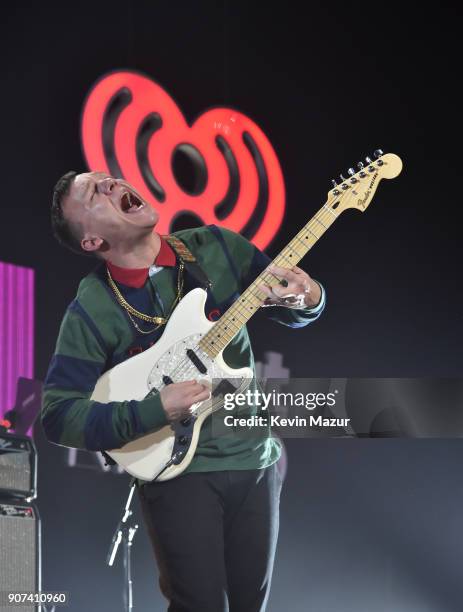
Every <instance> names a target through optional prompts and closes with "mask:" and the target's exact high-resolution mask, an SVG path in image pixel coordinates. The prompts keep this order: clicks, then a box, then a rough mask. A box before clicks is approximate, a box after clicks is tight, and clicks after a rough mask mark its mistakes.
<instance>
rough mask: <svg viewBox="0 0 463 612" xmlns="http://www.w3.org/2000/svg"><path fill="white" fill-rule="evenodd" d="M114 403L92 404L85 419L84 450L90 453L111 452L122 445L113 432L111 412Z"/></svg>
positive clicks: (114, 407) (114, 406) (113, 408)
mask: <svg viewBox="0 0 463 612" xmlns="http://www.w3.org/2000/svg"><path fill="white" fill-rule="evenodd" d="M115 409H116V405H115V402H109V403H108V404H102V403H101V402H92V407H91V409H90V411H89V413H88V415H87V418H86V419H85V428H84V439H85V448H86V449H87V450H91V451H101V450H111V449H112V448H119V447H120V446H121V445H122V442H121V439H120V438H119V436H117V435H116V434H115V432H114V425H113V410H115Z"/></svg>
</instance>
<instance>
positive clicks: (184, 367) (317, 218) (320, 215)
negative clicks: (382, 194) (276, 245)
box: [169, 194, 350, 382]
mask: <svg viewBox="0 0 463 612" xmlns="http://www.w3.org/2000/svg"><path fill="white" fill-rule="evenodd" d="M346 195H347V194H346ZM349 195H350V194H349ZM337 197H338V196H335V197H333V199H332V200H331V201H330V200H329V199H328V201H327V202H326V203H325V204H324V205H323V206H322V208H321V209H320V210H319V211H318V212H317V213H316V214H315V215H314V217H313V218H312V219H311V220H310V221H309V222H308V223H307V225H305V226H304V227H303V228H301V230H300V231H299V232H298V233H297V234H296V236H295V237H294V238H293V239H292V240H291V241H290V243H289V244H291V242H292V241H293V240H294V239H297V240H298V241H300V238H299V236H300V235H301V234H303V233H304V232H306V231H310V225H311V224H312V226H314V224H315V223H316V222H322V219H323V221H325V222H326V221H327V219H330V215H331V216H332V215H334V216H335V218H337V217H338V216H339V215H338V214H336V213H335V212H334V211H333V209H332V208H330V205H331V204H332V203H333V202H334V201H335V200H336V199H337ZM330 220H331V223H333V222H334V220H333V219H330ZM321 224H322V225H323V232H322V233H321V234H320V235H317V234H316V233H315V232H311V233H312V235H314V236H315V237H316V238H317V241H318V239H319V238H321V237H322V236H323V234H324V233H325V231H326V230H327V229H328V228H329V227H330V224H327V225H326V226H325V225H324V224H323V222H322V223H321ZM314 245H315V242H314V243H313V244H312V245H310V247H309V248H312V246H314ZM287 246H289V245H287ZM305 246H306V245H305V244H304V247H305ZM285 248H286V247H285ZM283 250H285V249H283ZM304 255H305V254H304ZM304 255H303V256H302V257H301V258H300V259H302V258H303V257H304ZM281 257H282V255H281V253H279V254H278V255H277V256H276V257H275V258H274V259H273V260H272V262H273V261H275V260H277V259H279V258H281ZM283 259H284V260H286V261H288V262H289V260H288V259H287V258H283ZM289 263H292V262H289ZM269 265H270V264H269ZM264 273H265V270H264V271H263V272H262V273H261V275H263V274H264ZM267 274H269V275H270V276H273V278H274V279H277V280H279V279H278V278H277V277H276V276H275V275H273V274H271V273H270V272H269V273H267ZM259 276H260V275H259ZM257 278H258V277H257ZM256 280H257V279H255V280H254V281H253V283H254V282H255V281H256ZM253 283H251V285H249V287H248V288H247V289H246V291H249V293H250V295H252V296H254V297H257V298H258V299H259V300H261V298H260V296H259V295H258V294H257V293H256V292H255V291H253V290H250V287H252V285H253ZM234 304H236V302H234ZM232 307H233V304H232V306H230V308H229V309H228V310H227V311H226V312H225V313H224V315H223V316H226V315H227V312H228V311H229V310H230V309H231V308H232ZM235 310H238V313H237V314H241V315H242V316H244V322H243V321H241V322H240V323H241V324H240V327H238V329H237V330H236V332H235V333H234V334H233V336H232V337H231V338H230V339H229V340H228V342H231V340H232V339H233V338H234V337H235V335H236V334H237V333H238V332H239V331H240V329H241V328H242V327H243V325H245V324H246V317H247V315H246V314H244V308H242V307H239V306H238V307H235ZM249 318H250V317H249ZM219 321H220V319H219ZM232 327H233V326H232ZM212 329H213V328H211V330H209V331H212ZM207 333H209V332H207ZM227 344H228V343H227ZM191 348H192V350H198V349H200V346H199V344H197V345H195V346H193V347H191ZM224 348H225V347H224ZM222 350H223V349H222ZM193 367H194V366H193V364H192V363H191V361H190V360H189V359H187V358H183V360H182V361H180V363H179V364H178V365H177V366H176V368H175V369H174V370H172V372H171V373H170V375H169V377H170V378H172V376H175V377H176V378H178V377H181V378H180V380H183V378H182V377H183V376H184V375H186V373H187V372H188V370H192V371H193V372H195V369H193ZM174 382H175V381H174Z"/></svg>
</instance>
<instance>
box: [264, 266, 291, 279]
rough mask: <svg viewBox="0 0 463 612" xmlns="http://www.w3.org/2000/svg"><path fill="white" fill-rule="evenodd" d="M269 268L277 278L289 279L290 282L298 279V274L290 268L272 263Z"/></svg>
mask: <svg viewBox="0 0 463 612" xmlns="http://www.w3.org/2000/svg"><path fill="white" fill-rule="evenodd" d="M267 269H268V271H269V272H270V273H271V274H273V275H274V276H276V277H277V278H280V279H281V278H282V279H285V280H287V281H288V283H289V282H291V281H295V280H296V279H297V274H296V273H295V272H293V271H292V270H291V269H289V268H282V267H281V266H275V265H271V266H269V267H268V268H267Z"/></svg>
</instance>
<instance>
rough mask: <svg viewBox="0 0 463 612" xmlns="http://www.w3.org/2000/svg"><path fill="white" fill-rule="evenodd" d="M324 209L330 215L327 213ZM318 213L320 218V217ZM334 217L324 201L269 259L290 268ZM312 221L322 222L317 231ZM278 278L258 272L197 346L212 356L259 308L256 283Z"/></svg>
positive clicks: (274, 282) (260, 298)
mask: <svg viewBox="0 0 463 612" xmlns="http://www.w3.org/2000/svg"><path fill="white" fill-rule="evenodd" d="M328 212H330V213H331V215H328ZM322 215H323V221H322V220H321V217H322ZM325 217H327V218H325ZM337 217H338V215H337V214H336V213H335V212H334V211H333V210H332V209H331V208H330V207H329V206H328V205H327V204H324V205H323V206H322V208H321V209H320V210H319V211H318V212H317V213H316V214H315V215H314V216H313V217H312V219H311V220H310V221H309V222H308V223H307V224H306V225H305V226H304V227H303V228H302V229H301V230H300V231H299V232H298V233H297V234H296V236H294V238H293V239H292V240H291V241H290V242H289V243H288V244H287V245H286V247H285V248H284V249H282V251H281V252H280V253H279V254H278V255H277V256H276V257H275V259H274V260H273V261H272V263H273V264H275V265H279V266H280V267H283V268H285V267H286V268H288V269H290V268H292V267H293V266H294V265H296V264H297V263H298V262H299V261H300V260H301V259H302V258H303V257H304V255H305V254H306V253H308V251H309V250H310V249H311V248H312V247H313V246H314V244H315V243H316V242H317V240H318V239H319V238H321V236H323V234H324V233H325V231H326V230H327V229H328V227H329V226H330V225H331V224H332V223H333V222H334V220H335V219H337ZM314 222H317V223H318V224H319V225H320V226H322V228H323V231H322V233H321V234H317V233H315V231H313V224H314ZM281 264H283V265H281ZM279 282H280V279H279V278H278V277H277V276H275V275H274V274H272V273H271V272H269V271H268V270H264V271H263V272H261V274H260V275H259V276H258V277H257V278H256V279H255V280H254V281H253V282H252V283H251V284H250V285H249V287H248V288H247V289H245V291H243V293H242V294H241V295H240V297H239V298H238V299H237V300H236V301H235V302H234V303H233V304H232V305H231V306H230V308H228V310H227V311H226V312H225V313H224V314H223V315H222V316H221V318H220V319H219V320H218V321H216V322H215V323H214V326H213V327H212V328H211V329H210V330H209V331H208V332H207V334H205V336H203V338H201V340H200V342H199V345H200V347H201V349H202V350H204V351H205V352H206V353H207V354H208V355H209V356H210V357H216V356H217V355H218V354H219V353H220V352H221V351H222V350H223V349H224V348H225V347H226V346H227V345H228V343H229V342H230V341H231V340H232V339H233V338H234V337H235V335H236V334H237V333H238V332H239V331H240V329H241V328H242V327H243V326H244V325H246V323H247V322H248V321H249V319H250V318H251V317H252V315H253V314H254V313H255V312H257V311H258V310H259V308H260V307H261V305H262V304H263V302H264V301H265V299H266V295H265V294H264V293H263V292H262V291H260V290H259V289H258V285H260V284H267V285H270V286H274V285H277V284H278V283H279Z"/></svg>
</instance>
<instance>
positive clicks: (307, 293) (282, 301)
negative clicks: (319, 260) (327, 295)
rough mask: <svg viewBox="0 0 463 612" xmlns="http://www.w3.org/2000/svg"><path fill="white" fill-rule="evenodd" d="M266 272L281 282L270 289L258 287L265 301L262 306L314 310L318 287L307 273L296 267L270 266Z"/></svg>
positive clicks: (317, 300) (316, 302) (318, 296)
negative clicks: (265, 297)
mask: <svg viewBox="0 0 463 612" xmlns="http://www.w3.org/2000/svg"><path fill="white" fill-rule="evenodd" d="M267 271H268V272H270V273H271V274H273V275H274V276H276V277H277V278H279V279H280V280H281V284H279V285H275V286H273V287H271V286H270V285H259V286H258V287H259V289H260V290H261V291H262V293H265V295H267V299H266V300H265V302H264V303H263V304H262V306H287V307H289V308H305V307H306V306H307V307H309V308H314V307H315V306H317V304H318V303H319V302H320V298H321V289H320V285H319V284H318V283H317V282H316V281H314V280H313V278H310V276H309V275H308V274H307V272H304V270H301V268H298V267H297V266H293V267H292V268H291V269H287V268H281V267H280V266H275V265H273V264H272V265H270V266H269V267H268V268H267Z"/></svg>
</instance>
